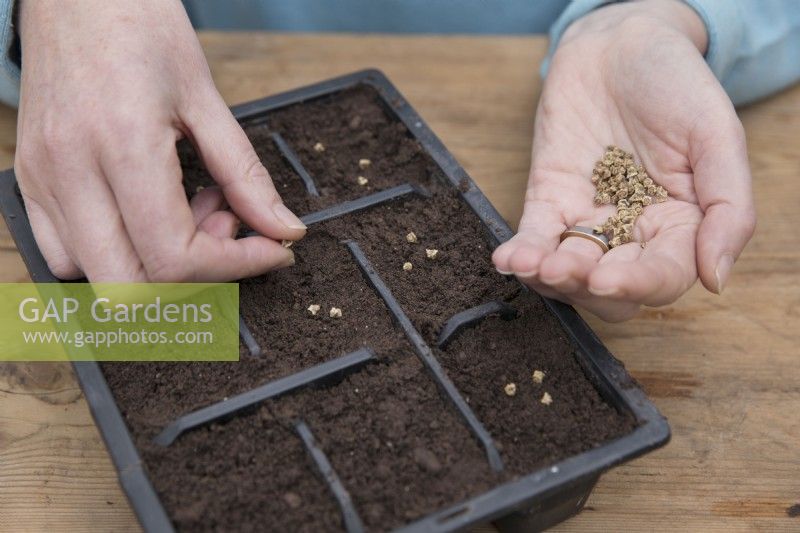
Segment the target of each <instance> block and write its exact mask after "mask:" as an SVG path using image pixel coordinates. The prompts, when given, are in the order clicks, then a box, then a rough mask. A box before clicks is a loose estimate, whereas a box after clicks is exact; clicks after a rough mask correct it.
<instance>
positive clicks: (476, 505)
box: [0, 69, 670, 532]
mask: <svg viewBox="0 0 800 533" xmlns="http://www.w3.org/2000/svg"><path fill="white" fill-rule="evenodd" d="M358 84H367V85H370V86H372V87H373V88H374V89H376V90H377V92H378V93H379V94H380V96H381V101H382V103H383V105H384V106H385V107H386V109H387V111H389V113H390V114H392V115H394V116H395V117H397V118H398V119H399V120H400V121H401V122H403V123H405V125H406V126H407V128H408V130H409V131H410V133H411V134H412V135H413V136H414V137H415V138H416V139H417V141H418V142H419V143H420V144H421V146H422V147H423V149H424V150H425V151H426V152H427V153H428V154H429V155H430V156H431V157H432V158H433V160H434V161H435V162H436V163H437V164H438V166H439V167H440V168H441V170H442V171H443V173H444V175H445V176H446V177H447V179H448V180H449V181H450V182H451V183H452V184H453V185H454V186H455V187H456V188H457V189H458V190H459V191H460V193H461V195H462V197H463V198H464V200H465V201H466V202H467V203H468V205H469V206H470V207H471V208H472V210H473V211H474V212H475V213H476V214H477V215H478V217H479V218H480V219H481V221H482V222H483V223H484V224H485V225H486V227H487V229H488V231H489V233H490V235H491V237H492V239H493V244H494V245H497V244H499V243H500V242H503V241H505V240H507V239H508V238H510V237H511V236H512V235H513V232H512V231H511V229H510V228H509V226H508V225H507V224H506V222H505V221H504V220H503V219H502V218H501V217H500V215H499V213H498V212H497V210H496V209H495V208H494V207H493V206H492V205H491V204H490V203H489V201H488V199H487V198H486V197H485V196H484V195H483V193H482V192H481V191H480V190H479V189H478V188H477V186H476V185H475V183H474V182H473V181H472V179H471V178H470V177H469V176H468V175H467V173H466V172H465V171H464V170H463V168H461V166H460V165H459V164H458V163H457V162H456V160H455V158H454V157H453V156H452V155H451V154H450V152H449V151H447V149H446V148H445V147H444V145H443V144H442V143H441V141H440V140H439V139H438V137H436V135H435V134H434V133H433V132H432V131H431V130H430V129H429V128H428V127H427V125H426V124H425V122H424V121H423V120H422V118H421V117H420V116H419V115H418V114H417V113H416V111H415V110H414V109H413V108H412V107H411V105H410V104H409V103H408V102H407V101H406V100H405V98H403V96H402V95H401V94H400V93H399V91H398V90H397V89H396V88H395V87H394V86H393V85H392V83H391V82H390V81H389V80H388V78H387V77H386V76H385V75H384V74H383V73H382V72H381V71H379V70H377V69H367V70H362V71H358V72H354V73H351V74H347V75H344V76H341V77H337V78H333V79H330V80H326V81H322V82H320V83H316V84H312V85H309V86H306V87H301V88H298V89H294V90H291V91H288V92H284V93H280V94H277V95H274V96H269V97H266V98H263V99H259V100H255V101H252V102H248V103H244V104H240V105H237V106H234V107H232V108H231V109H232V112H233V114H234V115H235V116H236V118H237V119H239V120H241V121H243V122H244V123H248V122H251V121H257V120H258V118H259V117H260V116H263V115H264V114H266V113H268V112H270V111H274V110H276V109H279V108H282V107H286V106H289V105H292V104H297V103H301V102H304V101H308V100H312V99H315V98H318V97H321V96H325V95H329V94H334V93H336V92H339V91H341V90H343V89H346V88H348V87H351V86H355V85H358ZM15 186H16V180H15V177H14V172H13V169H10V170H6V171H4V172H2V173H0V210H2V212H3V216H4V218H5V219H6V223H7V224H8V227H9V230H10V231H11V234H12V237H13V238H14V241H15V243H16V245H17V247H18V250H19V251H20V254H21V255H22V258H23V260H24V262H25V264H26V266H27V268H28V271H29V273H30V275H31V278H32V279H33V281H36V282H58V280H57V279H56V278H55V277H54V276H53V275H52V274H51V273H50V271H49V269H48V268H47V265H46V263H45V261H44V259H43V257H42V255H41V253H40V252H39V249H38V247H37V246H36V243H35V241H34V239H33V234H32V231H31V228H30V225H29V224H28V221H27V216H26V214H25V211H24V207H23V206H22V203H21V201H20V200H19V198H18V197H17V195H16V191H15ZM544 301H545V304H546V306H547V308H548V309H549V310H550V311H551V312H552V313H553V314H554V315H555V316H556V317H557V319H558V320H559V322H561V324H562V326H563V328H564V330H565V331H566V333H567V334H568V335H569V337H570V338H571V339H572V340H573V341H574V343H575V344H576V345H577V346H578V348H579V350H577V352H576V358H577V359H578V361H579V362H580V363H581V365H582V366H583V368H584V370H585V371H586V373H587V374H588V377H589V379H590V381H592V383H593V384H594V385H595V387H597V388H598V390H599V391H600V392H601V394H602V395H603V397H604V398H605V399H606V401H608V402H610V403H612V404H613V405H614V406H615V407H616V408H618V409H624V410H626V411H628V412H630V413H632V414H633V416H634V417H635V418H636V420H637V422H638V423H639V426H638V427H637V428H636V429H635V430H633V431H632V432H631V433H629V434H628V435H625V436H623V437H620V438H618V439H615V440H613V441H609V442H606V443H605V444H603V445H601V446H599V447H597V448H594V449H591V450H588V451H586V452H583V453H581V454H578V455H574V456H572V457H569V458H567V459H564V460H562V461H559V462H558V463H556V464H554V465H550V466H549V467H545V468H541V469H539V470H536V471H534V472H532V473H530V474H527V475H525V476H522V477H520V478H518V479H516V480H514V481H511V482H507V483H505V484H502V485H499V486H497V487H495V488H493V489H491V490H489V491H487V492H484V493H482V494H480V495H478V496H476V497H473V498H470V499H468V500H465V501H463V502H460V503H458V504H455V505H453V506H451V507H448V508H446V509H443V510H441V511H439V512H434V513H432V514H430V515H428V516H426V517H423V518H421V519H420V520H417V521H415V522H413V523H410V524H407V525H405V526H404V527H403V528H401V530H402V531H442V532H444V531H455V530H461V529H464V528H467V527H469V526H471V525H475V524H478V523H481V522H484V521H488V520H495V519H501V518H507V517H509V516H512V515H513V516H514V517H518V518H519V520H521V521H522V523H523V524H527V525H523V526H521V527H527V528H529V527H531V525H530V524H534V525H533V527H537V528H543V527H548V526H550V525H554V524H555V523H558V522H560V521H562V520H564V519H566V518H568V517H569V516H571V515H573V514H575V513H577V512H578V510H579V509H580V507H581V506H582V504H583V502H584V501H585V499H586V497H588V494H589V493H590V492H591V488H592V486H593V481H592V482H591V483H588V484H587V483H586V482H587V480H593V479H596V478H597V477H599V475H600V474H601V473H603V472H604V471H606V470H608V469H609V468H611V467H612V466H615V465H617V464H619V463H622V462H624V461H628V460H630V459H633V458H635V457H638V456H640V455H643V454H645V453H647V452H648V451H651V450H653V449H655V448H658V447H660V446H663V445H664V444H666V443H667V442H668V441H669V439H670V429H669V425H668V424H667V421H666V419H665V418H664V417H663V415H661V413H659V412H658V410H657V409H656V407H655V405H653V403H652V402H651V401H650V400H649V399H648V398H647V396H646V395H645V394H644V392H643V391H642V390H641V389H640V388H639V386H638V385H637V384H636V382H635V381H634V380H633V379H632V378H631V377H630V375H629V374H628V373H627V371H626V370H625V368H624V366H623V365H622V364H621V363H620V362H619V361H618V360H617V359H616V358H614V357H613V355H611V353H610V352H609V351H608V350H607V349H606V348H605V346H604V345H603V344H602V343H601V342H600V340H599V339H598V338H597V336H596V335H595V334H594V332H593V331H592V330H591V329H590V328H589V326H588V325H587V324H586V323H585V322H584V321H583V319H582V318H581V317H580V316H579V315H578V314H577V312H576V311H575V310H574V309H573V308H572V307H570V306H568V305H565V304H562V303H560V302H556V301H551V300H548V299H544ZM72 364H73V367H74V369H75V371H76V374H77V375H78V379H79V381H80V384H81V387H82V388H83V390H84V394H85V395H86V398H87V402H88V403H89V406H90V409H91V411H92V415H93V417H94V418H95V421H96V422H97V424H98V427H99V429H100V432H101V434H102V436H103V439H104V441H105V442H106V445H107V447H108V449H109V452H110V454H111V456H112V459H113V461H114V464H115V466H116V467H117V471H118V474H119V479H120V483H121V484H122V486H123V489H124V490H125V492H126V495H127V496H128V499H129V501H130V503H131V506H132V507H133V509H134V511H135V514H136V515H137V517H138V519H139V521H140V523H141V525H142V526H143V527H144V528H145V530H147V531H163V530H170V529H171V522H170V521H169V519H168V517H167V515H166V513H165V511H164V509H163V507H162V505H161V502H160V500H159V499H158V498H153V497H154V496H155V492H154V491H153V489H152V485H151V484H150V481H149V480H148V479H147V476H146V475H145V474H144V470H143V467H142V464H141V460H140V458H139V456H138V452H137V451H136V448H135V447H134V445H133V441H132V439H131V437H130V434H129V433H128V430H127V426H126V425H125V423H124V421H123V419H122V416H121V414H120V413H119V410H118V408H117V405H116V402H113V401H112V402H105V403H106V405H103V403H104V402H100V401H98V398H103V397H105V398H109V397H111V398H113V396H111V392H110V390H109V389H108V385H107V384H106V382H105V379H104V378H103V376H102V372H101V371H100V368H99V365H98V364H97V363H94V362H73V363H72ZM559 489H560V491H559ZM575 491H580V494H578V498H577V499H575V501H576V502H577V505H576V506H575V508H574V509H568V510H565V511H564V512H561V511H559V512H557V513H555V514H553V513H546V512H545V511H547V510H543V511H542V514H544V515H546V518H545V519H544V521H541V520H539V521H536V516H535V513H532V516H530V517H528V518H526V517H525V516H524V514H525V509H526V508H529V507H531V506H533V505H534V504H535V503H536V502H540V501H542V500H543V499H544V498H551V497H553V496H554V495H558V493H559V492H561V493H563V496H564V498H568V497H569V498H572V497H574V496H575V494H573V493H575ZM148 492H149V493H150V494H149V495H148V494H147V493H148ZM153 500H155V501H153ZM551 501H552V500H551ZM526 520H530V521H529V522H525V521H526ZM519 527H520V526H519V523H518V524H517V525H515V526H513V528H514V529H517V528H519Z"/></svg>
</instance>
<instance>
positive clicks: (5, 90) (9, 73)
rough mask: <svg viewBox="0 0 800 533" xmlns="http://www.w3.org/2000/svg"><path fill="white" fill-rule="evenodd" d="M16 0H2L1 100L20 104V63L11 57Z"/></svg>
mask: <svg viewBox="0 0 800 533" xmlns="http://www.w3.org/2000/svg"><path fill="white" fill-rule="evenodd" d="M14 3H15V2H14V0H0V101H2V102H3V103H5V104H8V105H10V106H14V107H16V106H17V105H18V104H19V77H20V71H19V65H18V64H17V63H16V62H15V61H14V59H13V58H12V57H11V53H12V50H13V49H14V42H15V40H16V38H17V36H16V33H15V31H14V25H13V20H14Z"/></svg>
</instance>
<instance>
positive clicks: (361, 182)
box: [356, 176, 369, 186]
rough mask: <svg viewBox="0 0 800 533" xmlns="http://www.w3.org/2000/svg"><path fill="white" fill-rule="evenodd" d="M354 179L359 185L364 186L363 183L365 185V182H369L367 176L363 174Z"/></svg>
mask: <svg viewBox="0 0 800 533" xmlns="http://www.w3.org/2000/svg"><path fill="white" fill-rule="evenodd" d="M356 181H358V184H359V185H361V186H364V185H366V184H367V183H369V180H368V179H367V178H365V177H364V176H359V177H358V178H357V179H356Z"/></svg>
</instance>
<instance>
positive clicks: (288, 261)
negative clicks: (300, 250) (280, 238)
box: [278, 250, 295, 268]
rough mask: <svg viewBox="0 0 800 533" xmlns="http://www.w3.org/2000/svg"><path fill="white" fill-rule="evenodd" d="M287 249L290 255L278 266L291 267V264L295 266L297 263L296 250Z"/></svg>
mask: <svg viewBox="0 0 800 533" xmlns="http://www.w3.org/2000/svg"><path fill="white" fill-rule="evenodd" d="M287 251H288V252H289V257H287V258H286V260H285V261H282V262H281V263H280V264H279V265H278V268H287V267H290V266H294V263H295V259H294V252H293V251H291V250H287Z"/></svg>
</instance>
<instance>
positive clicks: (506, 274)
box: [495, 267, 514, 276]
mask: <svg viewBox="0 0 800 533" xmlns="http://www.w3.org/2000/svg"><path fill="white" fill-rule="evenodd" d="M495 270H497V273H498V274H500V275H503V276H511V275H513V274H514V273H513V272H506V271H505V270H500V269H499V268H497V267H495Z"/></svg>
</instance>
